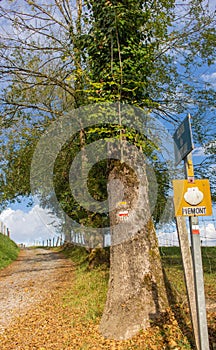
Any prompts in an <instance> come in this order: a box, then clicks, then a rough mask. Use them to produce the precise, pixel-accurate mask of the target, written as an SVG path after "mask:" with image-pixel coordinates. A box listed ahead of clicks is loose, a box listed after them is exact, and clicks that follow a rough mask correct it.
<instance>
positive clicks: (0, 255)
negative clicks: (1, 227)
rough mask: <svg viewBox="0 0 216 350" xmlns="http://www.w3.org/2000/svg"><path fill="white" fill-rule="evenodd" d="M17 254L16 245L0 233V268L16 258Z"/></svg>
mask: <svg viewBox="0 0 216 350" xmlns="http://www.w3.org/2000/svg"><path fill="white" fill-rule="evenodd" d="M18 254H19V248H18V246H17V245H16V244H15V243H14V242H13V241H12V240H11V239H10V238H8V237H7V236H5V235H3V234H2V233H0V270H1V269H3V268H4V267H6V266H8V265H9V264H10V263H11V262H12V261H14V260H16V258H17V256H18Z"/></svg>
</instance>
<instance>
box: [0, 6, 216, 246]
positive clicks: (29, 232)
mask: <svg viewBox="0 0 216 350" xmlns="http://www.w3.org/2000/svg"><path fill="white" fill-rule="evenodd" d="M208 2H209V4H210V6H211V7H212V9H215V0H209V1H208ZM20 4H22V2H21V3H20V2H19V5H20ZM196 74H198V75H199V77H201V79H202V80H203V82H209V83H211V84H212V86H213V87H215V88H216V65H214V66H212V67H211V68H209V67H206V66H203V67H200V69H199V71H197V72H196ZM184 117H185V116H184ZM203 156H204V153H203V149H202V148H201V147H197V148H196V149H195V150H194V151H193V160H194V164H197V163H199V162H200V161H201V160H202V159H203ZM0 221H3V222H4V223H5V224H6V225H7V226H8V228H9V229H10V231H11V238H12V239H14V240H15V241H16V242H17V243H21V242H24V243H29V244H32V243H33V242H34V241H35V240H44V239H49V238H52V237H54V236H57V235H58V234H59V233H58V231H57V230H56V228H55V227H53V226H52V225H51V224H50V223H51V222H53V217H52V216H50V215H49V213H48V212H47V211H45V210H43V209H42V208H40V206H39V204H38V203H37V202H36V203H35V204H34V205H33V206H32V207H28V206H27V200H25V199H23V200H22V202H21V203H15V204H12V205H10V206H9V207H8V208H7V209H6V210H4V211H3V212H2V213H1V214H0ZM208 225H210V226H208ZM207 226H208V227H207V235H208V234H209V237H210V236H211V237H212V235H214V234H215V238H216V233H215V232H213V226H212V225H211V224H210V223H208V224H207ZM169 229H171V228H169ZM172 232H174V233H173V234H174V235H175V229H174V231H172ZM164 234H166V232H165V233H164ZM167 234H168V236H167V237H169V232H168V233H167ZM164 237H165V236H164ZM173 237H174V236H173ZM173 239H174V238H173Z"/></svg>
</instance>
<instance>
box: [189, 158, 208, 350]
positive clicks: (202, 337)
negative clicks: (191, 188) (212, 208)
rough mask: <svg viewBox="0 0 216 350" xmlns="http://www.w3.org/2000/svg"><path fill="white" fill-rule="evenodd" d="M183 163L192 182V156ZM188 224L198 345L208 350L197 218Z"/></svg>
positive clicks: (191, 219)
mask: <svg viewBox="0 0 216 350" xmlns="http://www.w3.org/2000/svg"><path fill="white" fill-rule="evenodd" d="M184 163H185V176H186V178H187V179H188V182H190V183H193V182H194V171H193V162H192V154H191V153H190V154H189V155H188V156H187V157H186V159H185V160H184ZM189 224H190V237H191V250H192V259H193V270H194V285H195V296H196V305H197V322H198V330H199V345H200V350H209V336H208V326H207V316H206V303H205V291H204V279H203V266H202V255H201V242H200V231H199V219H198V216H189Z"/></svg>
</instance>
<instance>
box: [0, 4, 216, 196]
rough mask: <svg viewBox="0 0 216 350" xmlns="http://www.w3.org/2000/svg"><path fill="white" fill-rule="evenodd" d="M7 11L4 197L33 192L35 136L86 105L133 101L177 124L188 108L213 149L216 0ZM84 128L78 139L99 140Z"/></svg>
mask: <svg viewBox="0 0 216 350" xmlns="http://www.w3.org/2000/svg"><path fill="white" fill-rule="evenodd" d="M0 16H1V23H2V24H1V26H2V28H1V32H2V35H1V39H0V56H1V63H2V64H1V68H0V79H1V95H0V99H1V116H0V118H1V146H2V150H3V152H2V158H1V167H2V171H1V197H2V199H1V203H6V202H7V201H8V200H13V199H15V198H17V197H19V196H20V195H21V196H22V195H29V194H30V184H29V169H30V167H31V159H32V155H33V153H34V148H35V145H36V143H37V141H38V140H39V139H40V137H41V135H42V134H43V133H44V132H45V131H46V129H47V127H48V126H49V125H51V123H52V122H53V121H54V120H56V119H57V118H61V116H62V115H63V114H64V113H66V112H68V111H70V110H71V109H73V108H77V107H80V106H83V105H88V104H92V103H98V102H100V103H101V102H113V101H117V102H121V103H128V104H131V105H134V106H136V107H138V108H141V109H146V110H148V111H149V113H150V115H151V114H152V115H153V116H155V117H156V118H158V120H159V119H163V120H165V122H166V123H167V124H166V125H167V128H168V129H171V130H173V128H174V127H176V125H177V124H178V123H179V122H180V120H181V118H182V117H183V116H185V113H188V112H190V113H191V115H192V117H193V119H192V121H193V128H194V131H195V133H194V135H195V141H196V142H198V143H199V144H201V145H204V146H205V149H206V150H207V151H208V150H210V152H211V154H212V156H214V155H215V151H214V149H213V150H212V148H211V147H209V145H211V144H212V142H213V141H214V139H215V117H214V115H215V89H214V85H213V84H211V82H210V81H208V79H207V75H208V74H207V73H206V72H211V69H213V67H215V66H214V64H215V38H216V29H215V28H216V27H215V19H216V18H215V8H214V4H213V3H211V2H208V3H207V2H205V1H201V0H190V1H182V2H181V3H178V2H177V1H174V0H164V1H155V0H147V1H138V0H127V1H126V0H122V1H117V0H115V1H114V0H110V1H109V0H103V1H100V2H95V1H91V0H87V1H82V0H77V1H76V2H75V1H73V0H63V1H61V2H60V1H58V0H53V1H51V2H49V3H48V4H47V3H43V2H41V1H31V0H23V1H21V2H20V1H9V0H8V1H4V3H2V2H1V6H0ZM120 130H121V128H120ZM110 132H111V131H110V129H109V128H108V129H106V128H104V129H103V136H104V137H106V136H107V134H110ZM115 133H116V131H113V130H112V134H115ZM84 134H85V139H84V138H82V139H80V140H79V143H82V142H91V140H92V138H94V137H96V138H97V136H94V137H93V136H92V131H91V132H87V133H86V132H85V133H84ZM84 134H83V135H84ZM96 134H98V135H100V137H101V130H100V131H96ZM130 134H131V132H130ZM127 136H128V135H127V134H126V135H125V137H126V138H127ZM83 137H84V136H83ZM77 142H78V141H77ZM79 147H80V145H79ZM75 150H76V145H75V146H74V149H73V150H72V153H73V152H75ZM161 169H164V167H163V166H161ZM209 170H211V172H213V171H214V168H211V169H210V168H209ZM207 175H208V174H207ZM60 189H61V186H60V187H59V190H60ZM65 195H66V192H65ZM164 195H165V193H164ZM66 197H67V196H66Z"/></svg>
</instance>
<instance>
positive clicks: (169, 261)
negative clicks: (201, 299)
mask: <svg viewBox="0 0 216 350" xmlns="http://www.w3.org/2000/svg"><path fill="white" fill-rule="evenodd" d="M63 253H64V255H65V256H66V257H68V258H70V259H72V261H73V263H74V265H75V275H74V281H73V282H74V283H73V284H72V288H71V289H70V290H68V291H67V293H66V295H65V296H64V301H63V302H64V307H65V308H71V310H72V314H73V315H74V317H73V319H72V320H71V322H72V325H73V327H74V329H79V332H81V333H82V332H84V333H82V334H83V337H85V331H84V329H86V328H87V329H89V328H91V327H92V329H93V328H94V325H95V326H96V327H98V324H99V322H100V317H101V315H102V312H103V308H104V304H105V300H106V294H107V289H108V276H109V268H108V267H107V266H106V265H105V264H102V265H99V266H96V267H93V268H92V267H91V263H89V262H90V261H91V259H90V258H89V257H90V256H91V255H92V253H90V255H89V253H88V252H87V251H86V249H85V248H83V247H78V246H68V247H65V248H64V249H63ZM160 254H161V258H162V265H163V268H164V271H165V275H166V278H167V281H166V282H167V283H168V284H169V287H170V288H169V289H168V290H169V292H170V293H171V296H172V298H171V299H170V307H171V313H169V312H168V313H167V314H166V315H164V316H163V318H162V319H161V321H160V322H159V323H158V324H153V325H152V327H151V328H150V329H148V330H147V331H144V332H141V333H140V334H138V335H137V336H136V337H134V338H132V339H131V340H129V341H127V342H114V343H113V345H114V347H113V349H115V348H116V349H142V350H144V349H156V348H157V349H158V348H160V349H193V348H194V343H193V339H192V330H191V324H190V317H189V308H188V303H187V296H186V289H185V284H184V275H183V268H182V259H181V252H180V248H177V247H166V248H160ZM202 256H203V266H204V271H205V275H204V278H205V288H206V296H207V298H210V299H212V298H214V297H215V295H216V287H215V282H214V281H215V277H216V264H215V262H216V261H215V259H216V247H212V248H210V247H208V248H202ZM214 300H215V299H214ZM215 311H216V310H213V312H209V315H208V316H209V317H208V321H209V332H210V342H211V348H210V349H215V347H214V346H215V345H214V339H215V334H216V333H215V332H216V326H215V322H213V321H212V320H213V319H215V316H216V312H215ZM81 329H82V330H81ZM81 333H79V334H81ZM91 336H92V337H94V335H93V334H92V335H91ZM95 337H96V338H97V339H98V349H103V348H104V349H106V348H109V347H106V346H109V345H108V344H109V343H108V340H107V341H106V346H105V345H102V344H101V343H100V341H101V340H100V339H101V338H98V335H97V336H95ZM104 344H105V343H104ZM89 346H90V345H89ZM92 346H93V344H92ZM115 346H116V347H115ZM90 348H91V346H90V347H88V346H86V347H85V345H84V343H83V345H82V346H80V348H79V349H90ZM92 348H93V347H92Z"/></svg>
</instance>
